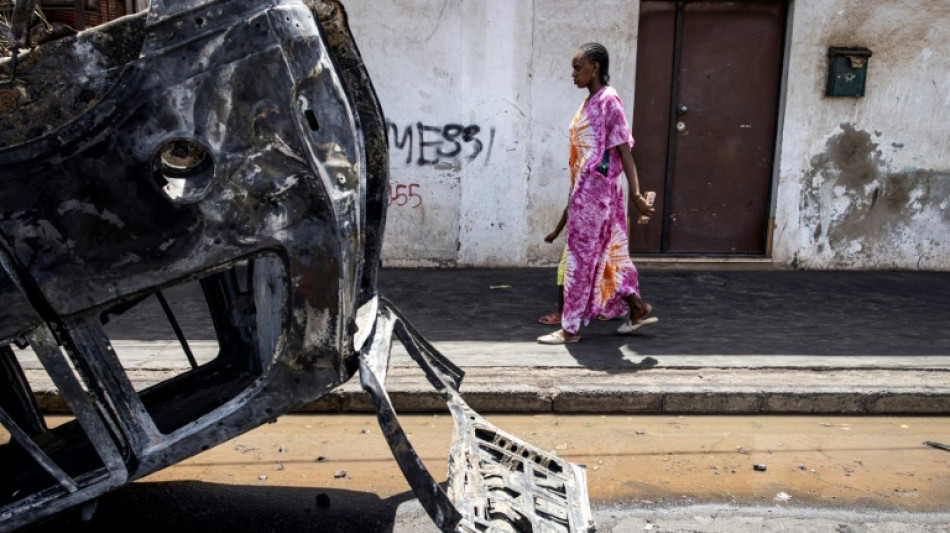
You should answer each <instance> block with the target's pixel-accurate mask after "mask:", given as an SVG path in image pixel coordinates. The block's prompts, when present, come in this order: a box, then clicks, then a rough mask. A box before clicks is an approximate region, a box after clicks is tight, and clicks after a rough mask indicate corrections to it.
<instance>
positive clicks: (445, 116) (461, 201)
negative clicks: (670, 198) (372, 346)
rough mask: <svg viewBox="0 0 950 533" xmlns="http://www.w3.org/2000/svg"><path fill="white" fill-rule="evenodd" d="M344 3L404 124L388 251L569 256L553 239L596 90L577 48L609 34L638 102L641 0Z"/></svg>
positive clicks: (509, 257)
mask: <svg viewBox="0 0 950 533" xmlns="http://www.w3.org/2000/svg"><path fill="white" fill-rule="evenodd" d="M345 7H346V9H347V12H348V13H349V18H350V24H351V26H352V29H353V33H354V36H355V38H356V40H357V44H358V46H359V47H360V51H361V52H362V54H363V58H364V60H365V62H366V65H367V68H368V69H369V72H370V74H371V76H372V78H373V83H374V84H375V86H376V90H377V92H378V94H379V98H380V101H381V103H382V106H383V111H384V113H385V114H386V117H387V119H388V121H390V122H391V123H392V124H393V127H394V128H395V129H393V128H391V129H390V132H389V133H390V137H391V139H390V150H391V160H392V168H391V170H392V183H393V190H392V193H391V198H393V203H392V204H391V205H390V211H389V218H388V226H387V230H386V238H385V239H386V240H385V245H384V253H383V256H384V261H385V263H386V264H387V265H392V266H433V265H439V266H523V265H528V264H546V263H553V262H556V261H557V259H558V258H559V257H560V251H561V246H562V245H563V243H562V242H558V243H556V244H553V245H551V244H546V243H544V241H543V239H544V236H545V235H546V234H548V233H549V232H550V231H551V230H552V229H554V226H555V225H556V223H557V221H558V218H559V217H560V214H561V210H563V208H564V205H565V202H566V199H567V188H568V182H569V177H568V173H567V159H568V138H567V128H568V126H569V125H570V121H571V119H572V118H573V116H574V113H575V112H576V111H577V107H578V106H579V105H580V103H581V101H582V100H583V99H584V97H585V96H586V93H584V92H583V91H581V90H579V89H577V88H576V87H574V85H573V83H572V81H571V57H572V55H573V54H574V51H575V50H576V49H577V47H578V46H579V45H581V44H583V43H584V42H587V41H600V42H602V43H603V44H605V45H606V46H607V48H608V50H610V52H611V61H612V64H611V75H612V84H613V85H614V86H615V87H617V89H618V91H619V92H620V94H621V95H622V96H623V97H624V100H625V103H627V106H628V114H629V112H630V111H632V104H633V79H634V60H635V55H636V54H635V43H636V24H637V15H638V13H639V2H638V1H633V2H631V1H626V0H609V1H603V2H599V3H598V9H596V10H592V9H590V6H589V5H586V4H578V3H576V2H566V1H556V0H543V1H542V0H536V1H528V0H518V1H516V2H512V1H510V0H480V1H476V2H472V1H462V0H444V1H439V2H436V1H428V0H427V1H423V0H396V1H392V2H378V1H372V0H349V1H346V2H345ZM420 127H421V128H422V131H423V142H425V143H426V146H424V147H422V151H421V152H420V138H419V131H420ZM446 127H448V128H449V129H448V130H445V128H446ZM407 128H409V129H410V130H411V131H412V138H411V142H407V143H406V144H405V145H403V144H402V143H403V142H404V141H405V140H406V138H405V134H406V131H407ZM459 128H461V129H462V130H463V131H462V133H460V134H459V135H457V136H456V135H455V133H456V132H458V131H459ZM465 128H468V130H467V135H466V132H465ZM476 128H477V133H476ZM443 133H446V134H448V135H443ZM446 136H447V137H450V138H452V139H454V140H455V141H458V145H456V144H455V142H454V141H450V140H446V139H445V138H444V137H446ZM440 140H441V142H439V141H440ZM429 143H433V144H429ZM410 146H411V153H410ZM459 147H460V148H461V152H460V153H459V154H457V155H453V154H454V153H455V152H456V150H457V148H459ZM439 150H441V151H442V155H439ZM399 204H405V205H399Z"/></svg>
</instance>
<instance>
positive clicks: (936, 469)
mask: <svg viewBox="0 0 950 533" xmlns="http://www.w3.org/2000/svg"><path fill="white" fill-rule="evenodd" d="M401 420H402V422H403V425H404V427H406V428H407V431H408V432H409V433H410V435H411V437H410V438H411V439H412V442H413V444H414V445H415V447H416V449H417V451H418V452H419V454H420V456H421V457H422V458H423V460H424V461H425V463H426V465H427V466H428V468H429V469H430V471H432V472H433V474H434V475H435V477H436V479H444V477H445V472H446V456H447V453H448V448H449V437H448V436H449V435H450V434H451V417H449V416H448V415H421V416H405V417H402V418H401ZM489 420H491V421H492V422H493V423H494V424H495V425H497V426H499V427H500V428H502V429H504V430H506V431H508V432H510V433H513V434H515V435H517V436H519V437H521V438H523V439H525V440H527V441H528V442H531V443H532V444H535V445H537V446H539V447H541V448H542V449H546V450H552V451H554V452H555V453H557V454H558V455H560V456H562V457H565V458H567V459H568V460H570V461H573V462H577V463H581V464H584V465H587V468H588V486H589V490H590V495H591V501H592V503H593V504H595V505H609V504H614V503H624V504H636V503H638V502H639V503H645V504H650V503H659V502H667V503H675V502H676V501H679V500H684V501H688V502H731V503H740V504H754V503H769V504H772V503H780V504H781V503H789V504H794V505H811V506H819V507H823V506H824V507H846V508H870V509H881V510H896V511H913V512H930V511H946V510H948V509H950V504H948V502H950V452H947V451H943V450H939V449H935V448H932V447H928V446H925V445H924V444H923V442H924V441H935V442H942V443H950V419H948V418H880V417H873V418H871V417H860V418H858V417H853V418H852V417H823V418H816V417H755V416H731V417H702V416H650V417H648V416H633V417H629V416H553V415H538V416H490V417H489ZM757 464H758V465H761V467H764V468H765V470H764V471H762V470H756V468H755V465H757ZM761 467H760V468H761ZM184 480H200V481H204V482H209V483H219V484H228V485H251V486H274V487H309V488H316V487H326V488H328V489H334V490H345V491H355V492H370V493H375V494H376V495H377V496H378V497H380V498H388V497H391V496H393V495H396V494H400V493H404V492H406V491H407V490H408V488H409V487H408V484H407V483H406V481H405V480H404V479H403V477H402V474H401V472H400V471H399V468H398V467H397V465H396V463H395V461H394V460H393V457H392V454H391V453H390V451H389V448H388V447H387V445H386V442H385V440H384V439H383V436H382V433H381V431H380V429H379V426H378V425H377V423H376V419H375V418H374V417H372V416H363V415H321V416H285V417H282V418H281V419H280V420H279V421H278V422H276V423H274V424H269V425H265V426H263V427H261V428H258V429H257V430H255V431H252V432H250V433H247V434H245V435H242V436H240V437H238V438H236V439H234V440H232V441H229V442H227V443H224V444H222V445H220V446H217V447H216V448H213V449H211V450H209V451H207V452H205V453H202V454H201V455H198V456H196V457H194V458H192V459H189V460H187V461H184V462H182V463H180V464H178V465H174V466H172V467H170V468H167V469H165V470H163V471H161V472H158V473H156V474H153V475H151V476H149V477H148V478H146V479H144V480H142V481H140V483H149V482H169V481H184Z"/></svg>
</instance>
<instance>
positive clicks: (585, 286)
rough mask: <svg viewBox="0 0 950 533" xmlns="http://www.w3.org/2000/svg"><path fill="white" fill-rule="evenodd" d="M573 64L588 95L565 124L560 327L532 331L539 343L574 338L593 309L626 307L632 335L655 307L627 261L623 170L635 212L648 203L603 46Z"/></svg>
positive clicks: (585, 50) (584, 49) (584, 51)
mask: <svg viewBox="0 0 950 533" xmlns="http://www.w3.org/2000/svg"><path fill="white" fill-rule="evenodd" d="M571 65H572V67H573V70H574V74H573V78H574V84H575V85H576V86H577V87H578V88H580V89H587V91H588V93H589V94H588V96H587V98H586V99H585V100H584V103H583V104H581V107H580V109H578V110H577V114H576V115H575V116H574V120H573V122H572V123H571V127H570V137H571V157H570V169H571V191H570V195H569V197H568V205H567V208H566V209H565V210H564V214H563V215H562V217H561V222H560V223H559V224H558V228H562V227H563V225H564V222H565V220H566V222H567V252H566V254H565V255H566V263H565V265H564V279H563V285H564V309H563V311H562V313H561V328H562V329H559V330H558V331H556V332H554V333H551V334H549V335H544V336H542V337H538V342H539V343H541V344H566V343H573V342H577V341H578V340H580V334H579V333H578V331H579V330H580V327H581V325H587V324H588V323H589V321H590V320H591V319H593V318H594V317H596V316H597V315H603V316H605V317H607V318H613V317H617V316H621V315H624V314H627V313H629V319H628V320H627V321H626V323H624V325H622V326H621V327H620V329H619V330H617V331H618V333H632V332H633V331H636V330H637V329H639V328H640V327H641V326H643V325H645V324H650V323H653V322H656V321H657V318H656V317H648V316H647V315H649V314H650V312H651V311H652V309H653V308H652V306H650V304H648V303H645V302H644V301H643V300H641V299H640V286H639V279H638V275H637V268H636V267H635V266H634V265H633V261H631V259H630V251H629V246H628V242H627V218H626V210H625V208H624V194H623V188H622V186H621V183H620V174H621V173H623V174H625V175H626V177H627V185H628V190H629V191H630V196H631V198H632V199H633V205H634V207H636V209H637V211H638V212H639V214H640V215H644V216H649V215H652V214H653V208H652V207H651V206H650V205H648V204H647V202H646V200H644V198H643V196H641V195H640V184H639V182H638V180H637V169H636V165H635V164H634V161H633V154H631V152H630V148H631V147H633V136H632V135H631V134H630V128H629V127H628V126H627V118H626V114H625V112H624V109H623V104H622V103H621V101H620V97H619V96H618V95H617V91H615V90H614V88H613V87H611V86H610V85H608V81H609V80H610V74H609V67H610V58H609V56H608V54H607V49H606V48H604V46H603V45H601V44H598V43H587V44H585V45H583V46H581V47H580V49H579V50H578V51H577V53H575V54H574V57H573V60H572V61H571Z"/></svg>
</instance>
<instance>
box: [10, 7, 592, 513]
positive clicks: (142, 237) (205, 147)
mask: <svg viewBox="0 0 950 533" xmlns="http://www.w3.org/2000/svg"><path fill="white" fill-rule="evenodd" d="M33 7H34V6H33V2H32V1H29V0H26V1H24V0H21V1H18V2H17V4H16V13H15V16H14V18H13V36H14V38H15V39H16V40H17V45H18V46H17V47H16V48H15V53H14V54H13V56H12V57H8V58H5V59H4V60H0V76H2V80H0V108H2V110H0V111H2V112H0V423H2V427H3V429H4V430H5V435H6V436H5V438H6V440H5V441H4V440H2V439H0V470H2V472H3V475H2V476H0V531H11V530H15V529H18V528H20V527H23V526H26V525H29V524H32V523H35V522H37V521H39V520H42V519H44V518H47V517H49V516H52V515H55V514H57V513H59V512H62V511H64V510H66V509H69V508H72V507H75V506H78V505H82V504H85V503H87V502H90V501H94V499H95V498H96V497H97V496H99V495H101V494H103V493H104V492H106V491H109V490H111V489H114V488H116V487H119V486H121V485H123V484H125V483H127V482H130V481H133V480H135V479H138V478H141V477H143V476H145V475H147V474H149V473H151V472H154V471H156V470H159V469H161V468H163V467H165V466H168V465H171V464H174V463H176V462H178V461H180V460H182V459H184V458H187V457H189V456H192V455H194V454H196V453H199V452H200V451H202V450H205V449H208V448H209V447H211V446H214V445H216V444H219V443H221V442H223V441H225V440H227V439H229V438H232V437H234V436H236V435H239V434H241V433H243V432H246V431H248V430H250V429H252V428H254V427H256V426H258V425H260V424H262V423H265V422H268V421H271V420H273V419H275V418H276V417H277V416H279V415H281V414H284V413H286V412H288V411H290V410H292V409H294V408H297V407H300V406H302V405H304V404H306V403H309V402H311V401H313V400H315V399H317V398H319V397H321V396H323V395H324V394H326V393H327V392H329V391H331V390H333V389H334V388H335V387H337V386H339V385H340V384H342V383H344V382H345V381H347V380H349V379H350V378H351V377H353V375H354V374H355V373H356V372H357V371H359V373H360V379H361V382H362V385H363V387H364V389H365V390H366V391H367V392H368V393H369V394H370V395H371V396H372V399H373V403H374V405H375V406H376V410H377V415H378V417H379V421H380V425H381V427H382V428H383V430H384V434H385V435H386V438H387V440H388V442H389V444H390V446H391V447H392V449H393V453H394V456H395V457H396V460H397V462H398V463H399V465H400V467H401V468H402V470H403V472H404V473H405V475H406V477H407V479H408V480H409V482H410V485H411V486H412V487H413V490H414V492H415V493H416V495H417V496H418V497H419V499H420V502H421V503H422V505H423V506H424V507H425V508H426V510H427V512H428V513H429V514H430V516H431V517H432V519H433V520H434V521H435V522H436V524H437V525H438V526H439V527H440V528H441V529H443V530H446V531H456V530H457V531H494V530H499V531H581V530H588V529H590V528H592V527H593V526H592V522H591V517H590V509H589V504H588V503H587V494H586V479H585V475H584V470H583V468H582V467H579V466H577V465H573V464H571V463H568V462H566V461H563V460H561V459H559V458H557V457H555V456H553V455H551V454H548V453H546V452H544V451H542V450H539V449H537V448H534V447H533V446H531V445H529V444H526V443H523V442H521V441H519V440H518V439H517V438H515V437H513V436H511V435H508V434H506V433H504V432H502V431H501V430H499V429H497V428H495V427H494V426H492V425H491V424H490V423H488V422H487V421H485V420H484V419H483V418H481V417H480V416H479V415H477V414H476V413H474V412H473V411H472V410H471V409H470V408H469V407H468V406H467V405H466V404H465V402H464V401H463V400H462V398H461V396H460V395H459V393H458V389H459V386H460V383H461V379H462V375H463V374H462V372H461V371H460V370H459V369H458V368H456V367H455V366H454V365H453V364H452V363H451V362H449V361H447V360H446V359H445V358H444V357H442V356H441V355H440V354H439V353H438V352H437V351H436V349H435V348H434V347H432V346H431V345H429V344H428V343H427V342H426V341H425V340H424V339H423V338H422V337H421V336H420V335H419V334H418V333H417V332H416V331H415V330H414V329H413V328H412V326H411V325H409V324H408V322H407V321H406V320H405V319H404V318H403V317H402V316H401V315H400V314H399V312H398V310H396V308H395V307H394V306H393V305H392V304H391V303H389V302H387V301H386V300H385V299H383V298H381V297H380V296H379V295H378V294H377V291H376V273H377V268H378V265H379V263H380V249H381V243H382V234H383V228H384V223H385V212H386V199H387V192H386V189H387V185H388V166H389V160H388V153H387V143H386V137H385V136H386V131H385V123H384V119H383V115H382V112H381V110H380V107H379V105H378V102H377V99H376V96H375V93H374V91H373V88H372V85H371V83H370V80H369V77H368V75H367V73H366V72H365V69H364V66H363V63H362V61H361V59H360V56H359V52H358V50H357V48H356V46H355V45H354V43H353V39H352V37H351V35H350V33H349V29H348V27H347V22H346V18H345V13H344V11H343V8H342V6H340V5H339V4H338V3H337V2H334V1H319V0H181V1H174V0H153V1H152V4H151V7H150V9H149V10H148V11H147V12H143V13H140V14H136V15H130V16H126V17H123V18H121V19H118V20H116V21H113V22H111V23H109V24H106V25H104V26H100V27H97V28H94V29H91V30H88V31H84V32H82V33H79V34H76V35H71V36H67V37H63V38H60V39H56V40H51V41H50V42H47V43H44V44H42V45H40V46H31V45H30V42H29V21H30V18H31V17H30V14H31V13H32V11H33ZM185 283H197V284H198V285H200V289H201V292H202V293H203V295H204V299H205V301H206V304H207V307H208V310H209V314H210V316H211V317H212V321H213V327H214V332H215V335H216V337H217V339H216V340H217V346H218V350H217V352H216V353H215V354H214V357H212V358H210V360H208V361H198V360H196V358H195V357H194V355H193V354H192V351H191V350H190V349H189V345H188V342H187V339H186V338H185V337H184V336H183V335H182V334H181V329H182V328H181V327H180V325H179V324H177V322H176V320H175V318H174V315H173V314H172V313H171V312H170V310H169V308H168V305H167V303H166V302H165V299H164V296H163V293H164V292H165V291H168V290H170V289H173V288H174V287H176V286H179V285H182V284H185ZM150 299H157V300H158V301H159V302H161V303H162V308H163V309H164V310H165V312H166V313H167V315H168V319H169V320H170V323H171V325H172V326H173V328H174V331H175V333H176V335H177V336H178V339H179V341H180V342H181V347H182V351H183V354H184V355H185V356H186V357H187V358H188V359H189V361H190V362H191V369H190V370H188V371H187V372H183V373H181V374H179V375H177V376H175V377H173V378H171V379H168V380H167V381H164V382H161V383H158V384H156V385H154V386H150V387H148V388H146V389H144V390H135V388H134V387H133V386H132V384H131V382H130V379H129V377H128V375H127V370H128V369H126V368H124V366H123V362H122V361H121V360H120V358H119V357H118V356H117V355H116V351H115V349H114V347H113V345H112V343H111V341H110V337H109V334H108V332H107V330H106V328H105V325H106V324H107V323H108V322H109V320H110V318H112V317H116V316H119V315H121V314H122V313H124V312H125V311H127V310H128V309H131V308H134V307H135V306H137V305H139V304H141V303H142V302H144V301H147V300H150ZM394 336H395V337H396V338H398V339H399V340H400V341H401V342H402V343H403V344H404V345H405V346H406V348H407V350H408V351H409V353H410V355H412V357H413V358H414V359H415V360H416V361H417V362H418V363H419V364H420V366H421V367H422V368H423V370H424V371H425V372H426V375H427V376H428V377H429V380H430V382H431V383H432V384H433V386H434V387H435V388H436V389H437V390H439V391H440V392H441V393H442V395H443V396H444V398H445V399H446V402H447V405H448V408H449V410H450V412H451V413H452V414H453V417H454V419H455V421H456V425H455V435H454V437H453V445H452V450H451V457H450V468H449V480H448V483H447V485H446V487H445V488H443V487H442V486H440V485H439V484H438V483H437V482H436V480H435V479H434V478H433V477H432V475H431V474H430V473H429V472H428V471H427V470H426V469H425V466H424V465H423V464H422V462H421V461H420V459H419V457H418V456H417V455H416V454H415V453H414V452H413V449H412V446H411V444H410V443H409V441H408V440H407V436H406V435H405V434H404V432H403V431H402V430H401V428H400V426H399V423H398V419H397V418H396V413H395V411H394V409H393V406H392V404H391V402H390V401H389V398H388V395H387V393H386V389H385V377H386V369H387V367H388V362H389V353H390V345H391V342H392V340H393V337H394ZM24 349H27V350H29V351H31V352H32V353H33V354H34V355H35V357H36V358H37V359H38V360H39V361H40V363H41V364H42V367H43V368H44V369H45V371H46V373H47V374H48V376H49V378H50V379H51V380H52V382H53V383H54V384H55V386H56V388H57V389H58V390H59V391H60V395H61V396H62V398H63V400H64V402H65V404H66V405H67V407H68V410H69V411H70V412H71V413H72V416H73V418H72V420H71V421H70V422H68V423H65V424H63V425H60V426H57V427H48V426H47V424H46V422H45V420H44V417H43V414H42V413H41V411H40V409H39V407H38V405H37V402H36V400H35V398H34V390H33V388H32V387H31V384H30V382H29V381H28V380H27V379H26V376H25V374H24V371H23V369H22V365H21V360H20V357H21V356H20V355H19V354H20V353H21V352H23V351H25V350H24Z"/></svg>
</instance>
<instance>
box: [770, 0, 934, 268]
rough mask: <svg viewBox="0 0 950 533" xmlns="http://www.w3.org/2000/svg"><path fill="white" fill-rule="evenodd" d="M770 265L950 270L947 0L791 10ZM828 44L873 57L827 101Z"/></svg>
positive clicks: (806, 4) (839, 3)
mask: <svg viewBox="0 0 950 533" xmlns="http://www.w3.org/2000/svg"><path fill="white" fill-rule="evenodd" d="M793 7H794V12H793V21H792V24H793V26H792V42H791V54H790V62H789V66H788V89H787V93H786V98H787V106H786V109H785V125H784V133H783V142H782V148H781V159H780V169H781V172H780V179H779V187H778V194H777V201H776V207H777V209H776V221H775V234H774V241H773V243H774V246H773V250H774V251H773V257H774V259H775V260H776V261H777V262H782V263H788V264H792V265H795V266H798V267H801V268H809V269H832V268H842V269H889V268H896V269H936V270H947V269H950V199H948V198H950V2H947V1H946V0H906V1H902V0H887V1H881V2H873V3H868V2H865V1H863V0H821V1H816V0H798V1H796V2H794V6H793ZM829 46H863V47H867V48H869V49H871V51H872V53H873V56H872V57H871V59H870V62H869V65H868V78H867V92H866V96H865V97H864V98H831V97H825V96H824V92H825V76H826V72H827V51H828V47H829Z"/></svg>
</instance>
